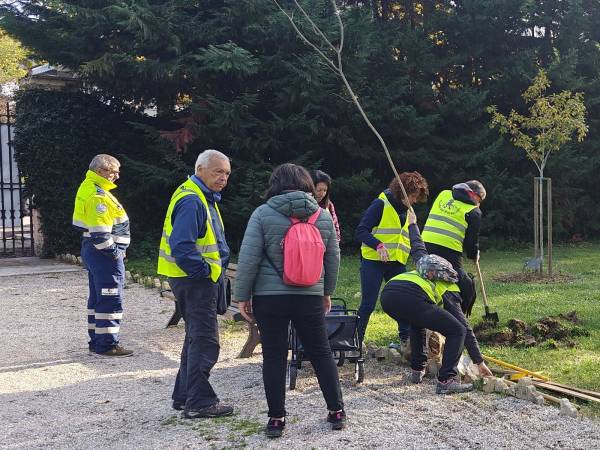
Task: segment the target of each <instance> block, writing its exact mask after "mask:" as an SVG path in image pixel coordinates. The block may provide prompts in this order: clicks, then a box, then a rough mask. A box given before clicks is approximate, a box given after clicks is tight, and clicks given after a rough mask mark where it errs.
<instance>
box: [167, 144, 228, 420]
mask: <svg viewBox="0 0 600 450" xmlns="http://www.w3.org/2000/svg"><path fill="white" fill-rule="evenodd" d="M230 174H231V165H230V163H229V158H228V157H227V156H225V155H224V154H223V153H221V152H219V151H217V150H205V151H204V152H202V153H200V155H199V156H198V159H197V160H196V167H195V174H194V175H192V176H191V177H189V178H188V179H187V180H186V181H185V182H184V183H182V184H181V185H180V186H179V187H178V188H177V189H176V190H175V192H174V193H173V195H172V196H171V202H170V203H169V207H168V209H167V215H166V217H165V223H164V226H163V233H162V237H161V240H160V249H159V256H158V273H159V274H161V275H166V276H167V277H168V278H169V285H170V286H171V290H172V291H173V294H174V295H175V298H176V299H177V303H178V305H179V307H180V309H181V313H182V316H183V319H184V320H185V340H184V343H183V350H182V351H181V364H180V366H179V372H177V379H176V380H175V388H174V390H173V395H172V398H173V409H176V410H183V417H185V418H187V419H197V418H200V417H220V416H228V415H231V414H232V413H233V408H232V407H231V406H228V405H224V404H223V403H220V402H219V398H218V397H217V394H216V393H215V391H214V390H213V388H212V386H211V385H210V383H209V381H208V377H209V375H210V371H211V369H212V368H213V366H214V365H215V364H216V362H217V359H218V358H219V350H220V347H219V330H218V326H217V305H218V303H219V296H220V295H224V289H223V276H224V273H225V269H226V268H227V264H228V262H229V254H230V252H229V247H228V246H227V242H226V241H225V231H224V227H223V220H222V218H221V213H220V211H219V207H218V203H219V202H220V201H221V191H222V190H223V188H225V186H226V185H227V180H228V179H229V175H230ZM221 313H222V312H221Z"/></svg>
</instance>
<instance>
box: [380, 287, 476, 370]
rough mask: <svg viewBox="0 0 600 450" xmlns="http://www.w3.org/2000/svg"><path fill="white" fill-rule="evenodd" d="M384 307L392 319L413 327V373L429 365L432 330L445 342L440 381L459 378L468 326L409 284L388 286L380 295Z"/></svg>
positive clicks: (411, 339)
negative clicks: (427, 330)
mask: <svg viewBox="0 0 600 450" xmlns="http://www.w3.org/2000/svg"><path fill="white" fill-rule="evenodd" d="M381 307H382V309H383V310H384V311H385V313H386V314H388V315H389V316H390V317H392V318H393V319H395V320H402V321H404V322H408V323H409V324H410V326H411V333H410V345H411V352H412V355H411V367H412V369H413V370H423V369H424V368H425V366H426V365H427V347H426V329H429V330H432V331H437V332H438V333H440V334H442V335H443V336H444V337H445V338H446V344H445V346H444V353H443V359H442V367H441V368H440V371H439V373H438V380H439V381H446V380H448V379H450V378H454V377H455V376H456V374H457V371H456V365H457V364H458V360H459V359H460V355H461V353H462V351H463V346H464V342H465V335H466V328H465V326H464V325H463V324H462V323H461V322H460V321H459V320H458V319H456V317H454V316H453V315H452V314H450V313H449V312H448V311H445V310H444V309H442V308H440V307H439V306H437V305H436V304H435V303H433V302H432V301H431V300H430V299H429V298H428V297H427V295H426V294H425V292H423V290H422V289H421V288H419V287H418V286H417V285H415V284H414V283H411V282H409V281H392V282H390V283H388V284H387V285H386V287H385V288H384V289H383V292H382V294H381Z"/></svg>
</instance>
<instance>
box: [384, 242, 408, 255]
mask: <svg viewBox="0 0 600 450" xmlns="http://www.w3.org/2000/svg"><path fill="white" fill-rule="evenodd" d="M383 246H384V247H385V248H387V249H388V250H396V249H400V250H404V251H405V252H406V253H410V248H408V247H407V246H406V245H404V244H395V243H391V244H390V243H387V244H386V243H384V244H383Z"/></svg>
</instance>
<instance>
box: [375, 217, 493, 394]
mask: <svg viewBox="0 0 600 450" xmlns="http://www.w3.org/2000/svg"><path fill="white" fill-rule="evenodd" d="M407 221H408V222H409V224H410V225H409V235H410V243H411V256H412V257H413V260H414V261H415V263H416V265H417V270H413V271H411V272H406V273H403V274H400V275H397V276H395V277H393V278H392V279H391V280H390V281H389V282H388V283H387V284H386V285H385V287H384V288H383V292H382V294H381V307H382V308H383V310H384V311H385V312H386V314H388V315H389V316H390V317H392V318H393V319H395V320H397V321H399V320H401V321H404V322H407V323H408V324H409V325H410V327H411V330H410V345H411V368H412V374H411V381H412V382H413V383H420V382H421V380H422V379H423V376H424V375H425V366H426V364H427V351H426V347H425V330H426V329H429V330H432V331H437V332H438V333H440V334H442V335H443V336H444V337H445V338H446V345H445V346H444V353H443V360H442V367H441V368H440V371H439V373H438V382H437V387H436V392H437V393H438V394H449V393H454V392H467V391H470V390H472V389H473V386H472V385H471V384H461V383H460V382H459V381H458V379H457V378H456V376H457V371H456V365H457V364H458V360H459V358H460V355H461V353H462V351H463V347H464V346H465V345H466V347H467V351H468V353H469V356H470V357H471V359H472V360H473V362H474V363H475V364H477V365H478V367H479V371H480V373H481V375H483V376H488V375H491V372H490V371H489V369H488V368H487V366H486V365H485V362H484V361H483V357H482V356H481V351H480V350H479V344H478V343H477V339H476V338H475V334H474V333H473V329H472V328H471V327H470V326H469V323H468V321H467V319H466V318H465V316H464V314H463V312H462V310H461V307H460V305H461V298H460V289H459V288H458V285H457V284H456V282H457V281H458V276H457V274H456V271H455V270H454V269H453V268H452V265H451V264H450V263H449V262H448V261H446V260H445V259H444V258H442V257H441V256H437V255H428V254H427V250H426V249H425V245H424V244H423V241H422V239H421V236H420V233H419V228H418V227H417V225H416V217H415V215H414V213H412V212H409V213H408V218H407ZM442 306H443V308H442Z"/></svg>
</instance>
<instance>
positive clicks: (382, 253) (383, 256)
mask: <svg viewBox="0 0 600 450" xmlns="http://www.w3.org/2000/svg"><path fill="white" fill-rule="evenodd" d="M377 254H378V255H379V260H380V261H383V262H388V261H389V260H390V254H389V253H388V251H387V248H385V246H384V245H383V244H379V245H378V246H377Z"/></svg>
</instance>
